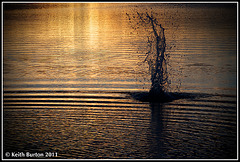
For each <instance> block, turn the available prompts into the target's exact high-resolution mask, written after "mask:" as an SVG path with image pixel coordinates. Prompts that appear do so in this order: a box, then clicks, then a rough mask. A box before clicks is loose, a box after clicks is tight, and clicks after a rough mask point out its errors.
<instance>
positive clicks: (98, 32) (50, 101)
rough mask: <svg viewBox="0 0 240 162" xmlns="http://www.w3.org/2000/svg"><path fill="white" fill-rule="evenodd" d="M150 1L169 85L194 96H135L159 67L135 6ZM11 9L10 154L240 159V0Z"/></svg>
mask: <svg viewBox="0 0 240 162" xmlns="http://www.w3.org/2000/svg"><path fill="white" fill-rule="evenodd" d="M4 5H6V4H4ZM146 9H147V11H151V10H153V11H154V12H157V13H158V15H159V18H160V19H161V21H162V25H163V26H164V28H165V33H166V39H167V40H166V43H167V51H166V52H167V54H169V60H168V61H169V67H168V71H169V78H170V79H171V85H170V87H169V91H172V92H176V91H177V92H178V93H190V94H191V95H192V96H193V97H192V98H186V99H180V100H175V101H172V102H169V103H164V104H158V103H149V102H141V101H137V100H135V99H133V98H131V97H130V95H129V93H130V92H132V93H135V92H146V91H148V88H149V86H150V76H149V73H148V65H147V64H146V63H144V62H143V60H144V59H145V53H146V49H147V44H146V43H147V32H146V31H145V30H136V31H134V30H133V29H132V28H131V23H130V22H129V20H128V18H127V16H126V13H129V14H131V13H135V11H142V12H145V11H146ZM3 18H4V24H3V88H4V91H3V100H4V102H3V108H4V110H3V117H4V136H3V140H4V150H3V154H5V153H6V152H32V153H34V152H38V153H41V152H57V153H58V156H57V158H80V159H82V158H91V159H95V158H97V159H99V158H127V159H128V158H134V159H135V158H136V159H138V158H149V159H152V158H155V159H169V158H170V159H175V158H178V159H179V158H180V159H185V158H191V159H195V158H197V159H202V158H204V159H206V158H207V159H212V158H214V159H215V158H216V159H218V158H220V159H225V158H227V159H228V158H236V156H237V154H236V150H237V149H236V147H237V146H236V141H237V139H236V136H237V134H236V132H237V130H236V129H237V96H236V95H237V93H236V88H237V81H236V79H237V76H236V73H237V63H236V60H237V42H236V39H237V31H236V30H237V26H236V25H237V23H236V4H233V5H229V4H228V5H221V4H218V5H216V4H194V5H193V4H162V3H157V4H153V3H86V4H85V3H81V4H77V3H62V4H58V3H54V4H48V3H45V4H37V3H35V4H28V5H21V6H17V7H15V6H10V7H9V6H7V7H6V8H4V15H3Z"/></svg>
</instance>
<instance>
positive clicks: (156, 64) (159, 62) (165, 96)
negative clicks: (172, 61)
mask: <svg viewBox="0 0 240 162" xmlns="http://www.w3.org/2000/svg"><path fill="white" fill-rule="evenodd" d="M127 15H128V14H127ZM128 17H129V20H131V18H130V16H129V15H128ZM133 18H137V19H136V20H137V21H138V23H137V25H142V26H144V27H145V28H148V30H150V35H149V36H148V52H147V53H146V54H147V56H146V59H145V61H146V62H147V63H148V65H149V71H150V75H151V83H152V84H151V88H150V90H149V93H147V94H142V97H143V98H144V100H149V101H159V102H166V101H171V100H173V99H174V96H172V95H171V94H170V93H168V92H167V86H168V83H169V81H168V73H167V63H166V54H165V50H166V38H165V34H164V30H165V29H164V28H163V27H162V25H161V24H160V23H159V22H158V21H157V19H156V18H155V17H154V16H153V14H152V13H151V15H149V14H148V13H147V12H146V13H138V12H137V15H136V16H133ZM139 95H140V94H137V96H138V97H137V98H139ZM140 96H141V95H140ZM133 97H134V98H136V95H133ZM140 100H141V99H140Z"/></svg>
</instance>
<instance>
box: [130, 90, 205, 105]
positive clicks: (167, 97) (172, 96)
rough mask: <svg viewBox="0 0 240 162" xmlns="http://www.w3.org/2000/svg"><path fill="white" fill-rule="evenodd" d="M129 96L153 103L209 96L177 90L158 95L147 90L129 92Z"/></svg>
mask: <svg viewBox="0 0 240 162" xmlns="http://www.w3.org/2000/svg"><path fill="white" fill-rule="evenodd" d="M129 94H130V96H131V97H132V98H133V99H135V100H139V101H142V102H155V103H164V102H171V101H174V100H178V99H194V98H197V97H209V95H208V94H200V93H177V92H169V93H166V92H164V93H161V94H158V95H153V94H152V93H149V92H131V93H129Z"/></svg>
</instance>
